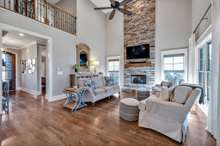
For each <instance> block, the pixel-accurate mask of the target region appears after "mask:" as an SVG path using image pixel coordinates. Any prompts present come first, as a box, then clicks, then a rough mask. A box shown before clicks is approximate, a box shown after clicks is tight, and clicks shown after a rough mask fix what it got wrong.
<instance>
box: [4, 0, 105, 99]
mask: <svg viewBox="0 0 220 146" xmlns="http://www.w3.org/2000/svg"><path fill="white" fill-rule="evenodd" d="M94 7H95V6H94V5H93V3H91V2H90V1H89V0H79V1H78V2H77V36H74V35H71V34H69V33H66V32H63V31H61V30H58V29H56V28H53V27H49V26H47V25H44V24H42V23H39V22H36V21H34V20H32V19H30V18H27V17H24V16H21V15H18V14H16V13H13V12H10V11H8V10H5V9H2V8H0V25H2V27H3V26H4V27H6V26H7V27H9V28H10V29H18V30H19V31H22V32H24V33H27V34H31V35H36V36H38V37H42V38H44V39H48V42H49V46H48V48H49V49H48V51H49V54H51V56H48V59H49V62H51V64H49V65H48V66H49V68H50V71H51V72H49V70H48V71H47V73H48V74H49V73H50V74H51V75H50V77H48V76H47V79H48V78H49V79H50V80H49V81H48V83H50V84H49V85H50V86H49V88H50V89H51V90H50V89H49V91H51V92H50V93H47V94H48V96H49V97H51V98H53V97H54V96H56V97H57V96H58V95H62V94H63V89H64V88H65V87H68V86H69V74H70V73H71V72H72V66H73V65H74V64H75V52H76V49H75V47H76V45H77V43H80V42H83V43H86V44H88V45H89V46H90V48H91V57H92V58H94V59H98V60H99V61H100V66H99V67H98V68H97V71H98V72H103V73H105V59H106V20H105V14H104V13H102V12H100V11H94V9H93V8H94ZM9 18H10V19H9ZM1 23H2V24H1ZM5 24H7V25H5ZM58 72H60V73H61V74H58ZM56 97H54V98H56Z"/></svg>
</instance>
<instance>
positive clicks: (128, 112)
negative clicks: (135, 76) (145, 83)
mask: <svg viewBox="0 0 220 146" xmlns="http://www.w3.org/2000/svg"><path fill="white" fill-rule="evenodd" d="M138 105H139V101H138V100H137V99H134V98H124V99H122V100H121V101H120V117H121V118H122V119H124V120H127V121H137V120H138V115H139V109H138Z"/></svg>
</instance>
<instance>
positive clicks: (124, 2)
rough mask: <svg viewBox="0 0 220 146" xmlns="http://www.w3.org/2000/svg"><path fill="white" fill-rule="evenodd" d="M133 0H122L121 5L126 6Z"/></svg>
mask: <svg viewBox="0 0 220 146" xmlns="http://www.w3.org/2000/svg"><path fill="white" fill-rule="evenodd" d="M131 1H132V0H124V1H122V2H120V6H124V5H126V4H127V3H130V2H131Z"/></svg>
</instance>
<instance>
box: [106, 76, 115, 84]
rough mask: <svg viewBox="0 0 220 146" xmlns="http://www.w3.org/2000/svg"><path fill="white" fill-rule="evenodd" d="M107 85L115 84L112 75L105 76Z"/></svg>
mask: <svg viewBox="0 0 220 146" xmlns="http://www.w3.org/2000/svg"><path fill="white" fill-rule="evenodd" d="M105 85H106V86H113V85H114V80H113V79H112V78H111V77H105Z"/></svg>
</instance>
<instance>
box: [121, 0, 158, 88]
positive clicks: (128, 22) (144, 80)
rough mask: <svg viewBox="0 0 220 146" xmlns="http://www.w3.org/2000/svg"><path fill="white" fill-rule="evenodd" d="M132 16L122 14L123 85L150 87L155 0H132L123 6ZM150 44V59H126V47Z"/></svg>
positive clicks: (128, 86)
mask: <svg viewBox="0 0 220 146" xmlns="http://www.w3.org/2000/svg"><path fill="white" fill-rule="evenodd" d="M125 8H126V9H128V10H130V11H132V13H133V14H132V16H128V15H124V44H125V49H124V56H125V57H124V58H125V60H124V62H125V65H124V87H125V88H131V89H138V88H142V87H151V86H153V85H154V81H155V0H147V1H146V0H133V1H132V2H130V3H129V4H128V5H126V6H125ZM140 44H149V45H150V59H147V61H146V62H145V63H132V62H128V60H126V47H128V46H135V45H140Z"/></svg>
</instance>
